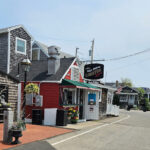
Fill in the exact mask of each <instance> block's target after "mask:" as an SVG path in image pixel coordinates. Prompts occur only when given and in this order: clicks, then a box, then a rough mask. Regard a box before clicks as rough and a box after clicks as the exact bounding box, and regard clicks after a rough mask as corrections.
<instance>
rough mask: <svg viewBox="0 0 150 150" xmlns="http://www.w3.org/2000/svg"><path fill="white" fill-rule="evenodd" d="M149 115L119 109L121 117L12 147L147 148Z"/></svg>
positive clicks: (65, 149)
mask: <svg viewBox="0 0 150 150" xmlns="http://www.w3.org/2000/svg"><path fill="white" fill-rule="evenodd" d="M149 118H150V112H142V111H132V110H131V111H125V110H121V115H120V117H113V118H108V119H104V120H100V121H93V123H89V122H86V123H84V124H82V123H81V124H79V125H78V127H77V126H76V128H77V130H76V131H75V132H72V133H68V134H64V135H61V136H57V137H54V138H51V139H46V140H44V141H37V142H33V143H29V144H25V145H21V146H18V147H15V148H11V150H25V149H26V150H30V149H32V150H33V149H34V150H41V149H42V150H77V149H78V150H150V142H149V141H150V119H149ZM79 126H80V127H79Z"/></svg>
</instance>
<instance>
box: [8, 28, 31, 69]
mask: <svg viewBox="0 0 150 150" xmlns="http://www.w3.org/2000/svg"><path fill="white" fill-rule="evenodd" d="M16 37H19V38H21V39H24V40H26V54H27V56H28V58H29V59H31V37H30V36H29V35H28V33H27V32H26V31H25V30H24V29H23V28H17V29H15V30H12V31H10V71H12V69H13V67H15V66H17V65H18V63H19V62H21V61H22V60H23V59H24V58H26V55H24V54H19V53H16V52H15V47H16Z"/></svg>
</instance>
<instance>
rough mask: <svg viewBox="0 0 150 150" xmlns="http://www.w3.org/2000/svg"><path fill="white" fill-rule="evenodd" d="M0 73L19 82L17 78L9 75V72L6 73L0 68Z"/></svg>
mask: <svg viewBox="0 0 150 150" xmlns="http://www.w3.org/2000/svg"><path fill="white" fill-rule="evenodd" d="M0 74H1V75H2V76H7V77H8V78H9V79H11V80H13V81H14V82H17V83H19V80H18V79H17V78H15V77H13V76H11V75H9V74H7V73H5V72H3V71H1V70H0Z"/></svg>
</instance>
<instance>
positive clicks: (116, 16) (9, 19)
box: [0, 0, 150, 87]
mask: <svg viewBox="0 0 150 150" xmlns="http://www.w3.org/2000/svg"><path fill="white" fill-rule="evenodd" d="M17 24H23V25H24V26H25V27H26V28H27V30H28V31H29V32H30V33H31V34H32V35H33V37H34V38H35V39H36V40H39V41H41V42H43V43H45V44H47V45H58V46H60V47H61V49H62V50H63V51H65V52H69V53H71V54H74V53H75V48H76V47H79V48H80V49H79V54H78V55H79V57H80V58H81V59H83V60H87V59H89V56H88V51H89V49H90V47H91V40H92V39H93V38H95V49H94V58H95V59H102V58H105V59H109V58H114V57H119V56H124V55H128V54H132V53H135V52H138V51H142V50H145V49H149V48H150V1H149V0H63V1H62V0H53V1H52V0H43V1H42V0H30V1H28V0H1V1H0V28H3V27H8V26H12V25H17ZM103 63H104V65H105V78H104V79H103V81H107V82H111V81H115V80H120V79H121V78H130V79H131V80H132V81H133V83H134V85H135V86H146V87H150V69H149V68H150V52H149V53H144V54H141V55H138V56H135V57H130V58H128V59H123V60H120V61H108V62H103Z"/></svg>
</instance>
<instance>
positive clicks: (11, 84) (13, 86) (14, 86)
mask: <svg viewBox="0 0 150 150" xmlns="http://www.w3.org/2000/svg"><path fill="white" fill-rule="evenodd" d="M0 84H4V85H7V86H8V103H10V104H11V108H12V109H13V111H14V120H16V119H17V101H18V83H17V82H15V81H13V80H11V79H10V78H8V77H7V75H6V76H5V75H2V74H1V73H0Z"/></svg>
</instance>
